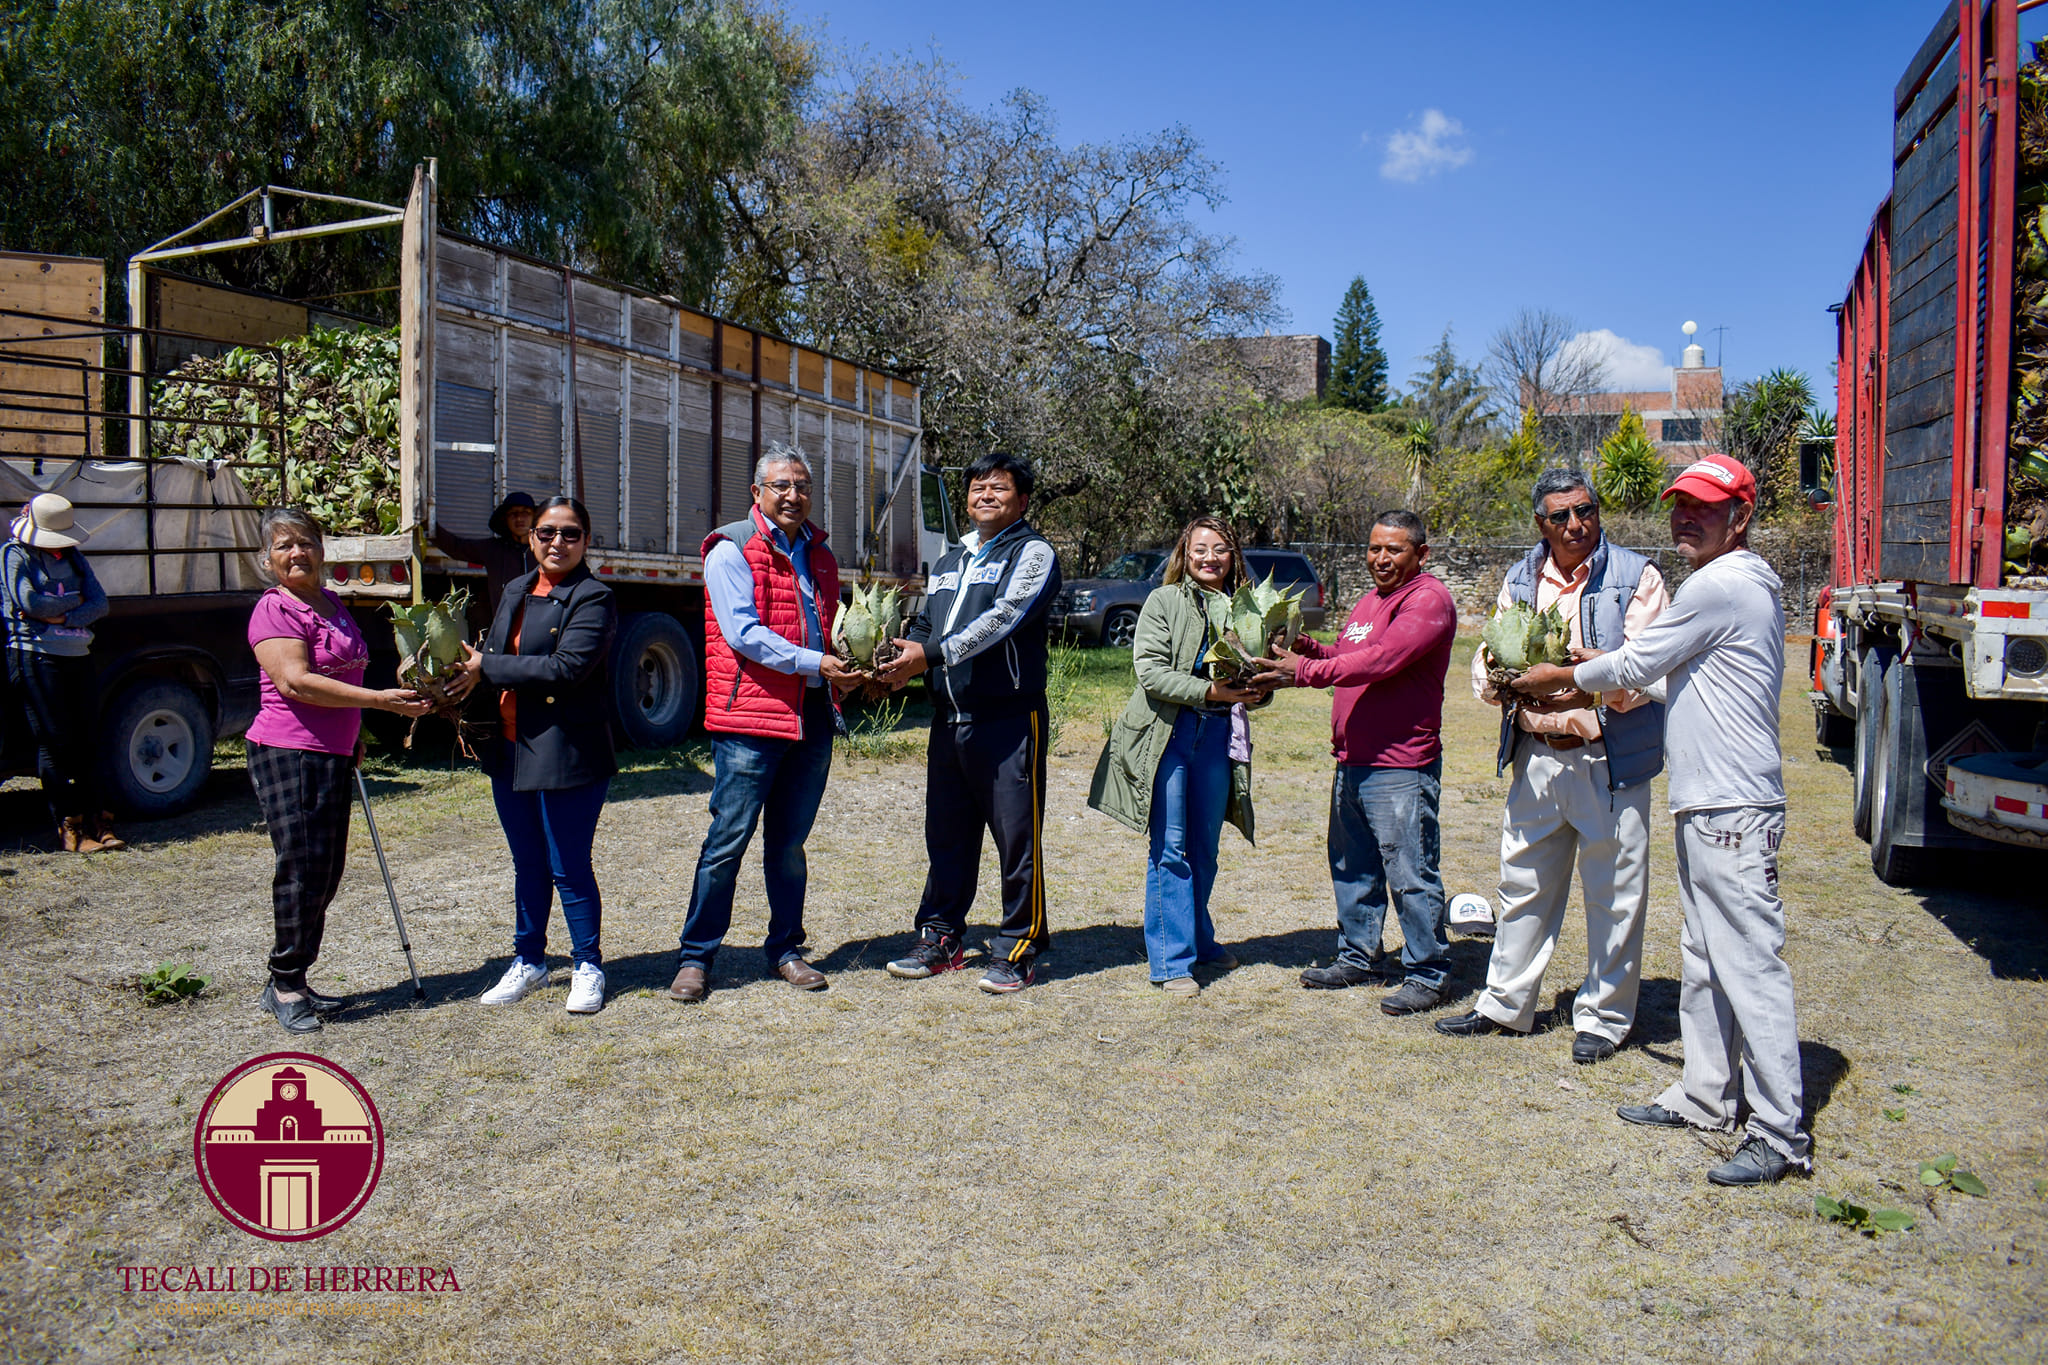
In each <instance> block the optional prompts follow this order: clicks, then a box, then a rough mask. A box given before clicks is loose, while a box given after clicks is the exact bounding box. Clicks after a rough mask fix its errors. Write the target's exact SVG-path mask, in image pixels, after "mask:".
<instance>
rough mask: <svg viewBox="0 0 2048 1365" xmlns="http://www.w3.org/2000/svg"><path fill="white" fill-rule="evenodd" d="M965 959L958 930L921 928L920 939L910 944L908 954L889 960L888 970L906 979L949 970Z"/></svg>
mask: <svg viewBox="0 0 2048 1365" xmlns="http://www.w3.org/2000/svg"><path fill="white" fill-rule="evenodd" d="M966 961H967V950H966V949H964V948H962V947H961V946H960V936H959V935H958V934H942V933H940V932H939V931H938V930H936V929H929V928H928V929H921V930H919V931H918V935H917V942H916V943H914V944H912V945H911V949H910V952H909V954H908V955H907V956H904V957H899V958H897V959H896V960H895V961H894V962H891V963H889V964H888V968H887V970H888V973H889V975H891V976H900V977H902V978H903V979H904V980H906V981H921V980H923V979H924V978H925V977H928V976H937V975H938V974H939V973H940V972H950V971H952V970H954V969H955V968H957V967H960V966H962V965H963V964H965V963H966Z"/></svg>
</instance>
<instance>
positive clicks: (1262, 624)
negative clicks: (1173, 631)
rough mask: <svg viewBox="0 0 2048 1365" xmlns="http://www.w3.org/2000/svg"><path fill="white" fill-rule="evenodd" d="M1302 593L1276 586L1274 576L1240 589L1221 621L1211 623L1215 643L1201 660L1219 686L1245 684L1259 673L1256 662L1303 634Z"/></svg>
mask: <svg viewBox="0 0 2048 1365" xmlns="http://www.w3.org/2000/svg"><path fill="white" fill-rule="evenodd" d="M1301 598H1302V593H1301V591H1300V590H1298V589H1297V590H1294V591H1289V590H1288V589H1286V588H1276V587H1274V586H1273V575H1272V574H1270V573H1269V574H1267V575H1266V581H1265V582H1263V583H1256V584H1254V583H1247V584H1245V585H1244V586H1243V587H1241V588H1239V589H1238V590H1237V592H1236V594H1235V595H1233V596H1232V597H1231V599H1230V602H1229V605H1228V606H1226V607H1225V608H1224V609H1223V612H1222V619H1221V620H1220V621H1218V620H1214V619H1212V620H1211V622H1210V624H1211V625H1212V626H1214V627H1215V629H1216V641H1215V643H1214V644H1212V645H1210V646H1209V652H1208V653H1206V654H1204V655H1203V656H1202V664H1203V666H1204V667H1205V668H1207V669H1208V672H1209V677H1210V678H1211V679H1213V680H1214V681H1217V682H1234V683H1243V682H1246V681H1248V680H1249V679H1250V678H1251V677H1252V676H1253V675H1254V674H1256V673H1257V672H1258V671H1259V669H1258V665H1257V664H1256V663H1255V662H1254V660H1256V659H1259V658H1262V657H1264V655H1265V653H1266V651H1267V650H1268V649H1270V648H1271V647H1272V646H1273V644H1274V643H1275V642H1276V641H1277V642H1278V643H1279V644H1281V645H1282V646H1286V645H1290V644H1292V643H1293V642H1294V637H1295V636H1297V635H1299V634H1301Z"/></svg>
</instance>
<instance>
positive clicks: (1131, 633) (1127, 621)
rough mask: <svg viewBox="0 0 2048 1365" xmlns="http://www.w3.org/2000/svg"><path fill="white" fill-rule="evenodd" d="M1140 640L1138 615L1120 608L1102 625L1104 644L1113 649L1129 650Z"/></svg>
mask: <svg viewBox="0 0 2048 1365" xmlns="http://www.w3.org/2000/svg"><path fill="white" fill-rule="evenodd" d="M1137 638H1138V613H1137V612H1135V611H1132V610H1131V609H1130V608H1129V607H1119V608H1118V609H1117V610H1115V611H1113V612H1111V613H1110V614H1109V619H1108V620H1107V621H1104V622H1103V623H1102V643H1103V644H1105V645H1108V646H1110V647H1111V648H1113V649H1129V648H1130V647H1131V645H1132V644H1133V643H1134V642H1135V641H1136V640H1137Z"/></svg>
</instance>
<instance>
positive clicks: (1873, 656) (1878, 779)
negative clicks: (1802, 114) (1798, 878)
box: [1811, 0, 2048, 885]
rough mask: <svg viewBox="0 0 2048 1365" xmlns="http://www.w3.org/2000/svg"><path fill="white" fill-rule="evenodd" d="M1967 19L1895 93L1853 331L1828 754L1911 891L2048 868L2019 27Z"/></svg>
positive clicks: (1983, 15) (1874, 850)
mask: <svg viewBox="0 0 2048 1365" xmlns="http://www.w3.org/2000/svg"><path fill="white" fill-rule="evenodd" d="M2038 3H2041V0H2032V2H2031V3H2016V0H1990V2H1989V3H1984V2H1983V0H1955V2H1954V3H1951V4H1950V5H1949V6H1948V7H1947V8H1946V9H1945V10H1944V12H1943V14H1942V16H1941V18H1940V19H1939V20H1938V21H1937V23H1936V24H1935V26H1934V29H1933V31H1932V32H1930V33H1929V34H1928V37H1927V40H1926V41H1925V42H1924V43H1922V44H1921V47H1920V50H1919V51H1918V52H1917V53H1915V54H1914V57H1913V60H1912V62H1911V63H1910V64H1909V65H1908V66H1907V68H1906V71H1905V74H1904V75H1903V76H1902V77H1901V78H1900V80H1899V82H1898V85H1897V86H1896V88H1895V89H1894V91H1893V113H1894V120H1895V121H1894V141H1893V179H1892V193H1891V195H1890V197H1889V198H1888V199H1886V201H1885V202H1884V204H1883V205H1881V206H1880V207H1879V209H1878V211H1877V214H1876V215H1875V217H1874V219H1873V221H1872V224H1871V228H1870V233H1869V237H1868V240H1867V241H1866V243H1865V246H1864V250H1863V255H1862V259H1861V260H1860V262H1859V263H1858V266H1857V269H1856V273H1855V275H1854V277H1853V279H1852V280H1851V283H1850V286H1849V290H1848V294H1847V297H1846V298H1845V300H1844V301H1843V303H1842V304H1840V305H1839V306H1838V307H1837V308H1836V309H1835V310H1833V311H1835V312H1836V315H1837V341H1838V366H1837V384H1838V393H1837V430H1838V433H1839V434H1838V436H1837V441H1836V456H1837V458H1836V481H1837V488H1836V503H1835V508H1836V512H1835V575H1834V586H1833V587H1832V588H1831V589H1830V591H1829V592H1828V593H1827V594H1826V595H1825V596H1824V597H1823V599H1822V602H1821V606H1820V609H1819V614H1818V619H1817V621H1816V623H1815V627H1814V636H1815V642H1814V650H1813V656H1812V661H1811V662H1812V671H1813V683H1814V687H1813V692H1812V699H1813V703H1814V707H1815V712H1814V715H1815V737H1816V739H1818V740H1819V741H1820V742H1822V743H1824V744H1841V743H1843V742H1845V741H1846V742H1848V743H1850V744H1852V745H1853V750H1854V755H1855V757H1854V763H1855V774H1856V777H1855V801H1854V810H1853V815H1852V818H1853V820H1854V823H1855V826H1856V832H1857V833H1858V834H1859V835H1860V836H1862V837H1863V838H1865V839H1867V840H1869V841H1870V855H1871V865H1872V867H1873V868H1874V870H1875V871H1876V873H1877V875H1878V876H1879V877H1880V878H1882V879H1883V880H1884V881H1886V882H1889V883H1892V884H1894V885H1899V884H1906V883H1911V882H1921V881H1928V880H1933V879H1936V878H1937V877H1938V876H1939V875H1941V874H1943V873H1949V872H1954V871H1958V870H1960V869H1961V868H1962V867H1963V866H1964V865H1965V860H1963V859H1958V858H1953V857H1944V856H1943V854H1944V852H1945V851H1958V850H1969V849H1982V848H1985V847H1988V846H1989V845H1988V844H1987V842H1986V841H1996V842H1997V843H2001V844H2013V845H2020V846H2025V847H2033V848H2044V847H2048V812H2044V803H2048V766H2044V764H2048V583H2036V582H2033V581H2019V582H2014V583H2010V584H2008V583H2007V582H2006V581H2005V579H2004V577H2003V552H2002V547H2003V542H2004V516H2005V505H2006V486H2005V480H2006V467H2007V459H2008V454H2009V451H2008V434H2009V422H2010V411H2011V410H2010V404H2011V395H2010V393H2009V391H2008V390H2009V380H2010V375H2011V372H2012V347H2013V291H2014V279H2013V245H2014V230H2015V209H2016V205H2015V177H2016V171H2017V164H2018V157H2017V140H2016V135H2017V116H2016V113H2015V108H2016V105H2015V100H2016V81H2017V71H2018V66H2019V14H2020V13H2021V12H2022V11H2023V10H2027V9H2031V8H2034V6H2035V4H2038Z"/></svg>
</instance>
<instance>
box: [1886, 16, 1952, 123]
mask: <svg viewBox="0 0 2048 1365" xmlns="http://www.w3.org/2000/svg"><path fill="white" fill-rule="evenodd" d="M1961 25H1962V19H1961V17H1960V16H1959V15H1958V14H1957V12H1956V0H1948V4H1947V5H1946V6H1944V7H1943V8H1942V11H1941V17H1940V18H1938V19H1936V20H1935V21H1934V27H1933V28H1931V29H1929V30H1928V32H1927V36H1926V37H1925V38H1924V39H1922V40H1921V42H1920V50H1919V51H1917V52H1915V53H1914V54H1913V60H1912V61H1910V62H1908V63H1906V70H1905V73H1904V74H1903V75H1901V76H1900V77H1899V83H1898V84H1897V85H1895V86H1893V87H1892V111H1893V112H1894V113H1896V112H1898V111H1899V110H1901V109H1904V108H1905V107H1906V106H1907V104H1909V103H1910V102H1911V101H1912V98H1913V95H1914V92H1915V91H1917V90H1918V89H1919V88H1920V85H1921V83H1922V82H1923V81H1924V80H1925V79H1926V77H1927V73H1928V72H1930V71H1932V70H1933V69H1934V64H1935V63H1936V62H1938V61H1940V60H1941V56H1942V54H1943V53H1944V52H1946V51H1948V48H1949V44H1951V43H1953V42H1955V40H1956V35H1957V34H1958V33H1959V32H1960V31H1961Z"/></svg>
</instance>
